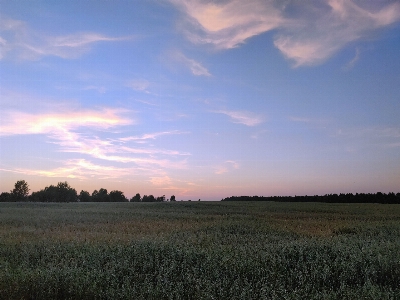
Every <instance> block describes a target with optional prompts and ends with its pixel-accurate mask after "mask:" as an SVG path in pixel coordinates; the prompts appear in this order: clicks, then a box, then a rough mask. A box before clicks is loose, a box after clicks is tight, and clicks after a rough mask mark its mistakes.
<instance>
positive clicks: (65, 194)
mask: <svg viewBox="0 0 400 300" xmlns="http://www.w3.org/2000/svg"><path fill="white" fill-rule="evenodd" d="M56 194H57V200H56V201H58V202H76V201H77V200H78V194H77V192H76V190H75V189H74V188H72V187H70V185H69V184H68V182H66V181H65V182H59V183H58V184H57V192H56Z"/></svg>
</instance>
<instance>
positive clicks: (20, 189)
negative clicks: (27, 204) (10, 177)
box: [10, 180, 29, 201]
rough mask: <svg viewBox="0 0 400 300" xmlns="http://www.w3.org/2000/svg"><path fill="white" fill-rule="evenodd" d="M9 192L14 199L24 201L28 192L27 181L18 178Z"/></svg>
mask: <svg viewBox="0 0 400 300" xmlns="http://www.w3.org/2000/svg"><path fill="white" fill-rule="evenodd" d="M10 192H11V196H12V198H13V200H14V201H25V200H27V198H28V194H29V186H28V183H27V182H26V181H25V180H18V181H17V182H16V183H15V185H14V189H13V190H12V191H10Z"/></svg>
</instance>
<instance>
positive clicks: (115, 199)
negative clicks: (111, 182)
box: [108, 190, 128, 202]
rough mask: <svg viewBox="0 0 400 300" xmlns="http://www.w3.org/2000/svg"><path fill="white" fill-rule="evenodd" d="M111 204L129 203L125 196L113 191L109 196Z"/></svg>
mask: <svg viewBox="0 0 400 300" xmlns="http://www.w3.org/2000/svg"><path fill="white" fill-rule="evenodd" d="M108 197H109V199H110V201H111V202H127V201H128V199H126V197H125V195H124V193H123V192H121V191H117V190H115V191H111V192H110V195H109V196H108Z"/></svg>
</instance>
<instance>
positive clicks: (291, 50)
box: [170, 0, 400, 67]
mask: <svg viewBox="0 0 400 300" xmlns="http://www.w3.org/2000/svg"><path fill="white" fill-rule="evenodd" d="M170 2H171V3H173V4H174V5H176V6H177V7H178V8H179V9H180V10H181V11H182V12H183V13H184V15H185V16H186V19H185V23H184V24H185V25H184V26H182V30H183V31H184V33H185V34H186V35H187V37H188V38H189V39H190V40H191V41H192V42H193V43H197V44H211V45H214V46H215V47H216V48H217V49H230V48H234V47H237V46H239V45H240V44H242V43H244V42H245V41H246V40H247V39H249V38H250V37H252V36H255V35H259V34H262V33H264V32H267V31H271V30H275V31H276V32H277V34H276V35H275V38H274V45H275V46H276V47H277V48H278V49H279V50H280V51H281V52H282V54H283V55H284V56H285V57H286V58H287V59H289V60H291V61H293V66H294V67H299V66H306V65H316V64H320V63H323V62H324V61H325V60H327V59H328V58H329V57H331V56H332V55H334V54H335V53H336V52H338V51H339V50H340V49H342V48H343V47H345V46H346V45H348V44H349V43H351V42H354V41H357V40H360V39H365V38H368V37H370V36H371V34H373V33H374V31H376V30H377V29H380V28H384V27H387V26H390V25H391V24H394V23H396V22H398V21H399V20H400V3H398V2H393V3H385V2H377V1H358V2H355V1H352V0H325V1H308V2H305V3H301V4H298V3H296V2H295V1H288V2H284V3H283V2H282V1H274V0H269V1H268V0H267V1H264V0H248V1H240V0H226V1H221V2H214V1H204V0H170Z"/></svg>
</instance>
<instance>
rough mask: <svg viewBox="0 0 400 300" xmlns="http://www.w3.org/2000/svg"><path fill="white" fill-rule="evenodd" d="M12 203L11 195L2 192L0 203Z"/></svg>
mask: <svg viewBox="0 0 400 300" xmlns="http://www.w3.org/2000/svg"><path fill="white" fill-rule="evenodd" d="M10 201H12V197H11V193H7V192H3V193H1V194H0V202H10Z"/></svg>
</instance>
